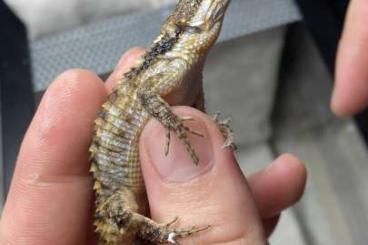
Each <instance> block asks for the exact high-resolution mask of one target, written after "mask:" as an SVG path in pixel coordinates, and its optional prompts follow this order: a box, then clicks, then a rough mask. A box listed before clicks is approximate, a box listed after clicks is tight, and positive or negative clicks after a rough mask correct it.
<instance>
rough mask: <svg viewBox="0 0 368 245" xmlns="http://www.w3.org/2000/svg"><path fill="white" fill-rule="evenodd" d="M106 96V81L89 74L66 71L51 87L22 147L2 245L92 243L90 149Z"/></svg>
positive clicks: (0, 231)
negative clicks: (93, 130) (89, 234)
mask: <svg viewBox="0 0 368 245" xmlns="http://www.w3.org/2000/svg"><path fill="white" fill-rule="evenodd" d="M105 98H106V90H105V87H104V85H103V83H102V81H101V80H100V79H99V78H98V77H97V76H96V75H95V74H92V73H91V72H88V71H84V70H72V71H68V72H65V73H63V74H62V75H60V76H59V77H58V78H56V80H55V81H54V82H53V84H52V85H51V86H50V87H49V89H48V90H47V92H46V93H45V95H44V97H43V99H42V101H41V104H40V106H39V108H38V110H37V112H36V114H35V116H34V118H33V121H32V123H31V125H30V127H29V129H28V131H27V133H26V136H25V138H24V140H23V143H22V146H21V149H20V153H19V158H18V161H17V165H16V169H15V172H14V177H13V180H12V184H11V188H10V192H9V195H8V198H7V202H6V205H5V208H4V212H3V215H2V220H1V227H0V243H1V244H39V245H41V244H82V243H84V242H83V241H85V239H87V236H88V233H89V231H90V230H89V229H90V227H91V225H90V216H91V212H90V211H91V209H92V199H93V194H92V183H91V177H90V174H89V171H88V169H89V161H88V158H89V154H88V147H89V144H90V141H91V135H92V128H93V121H94V119H95V117H96V114H97V112H98V110H99V108H100V106H101V103H102V102H103V100H105ZM83 239H84V240H83ZM81 241H82V242H81Z"/></svg>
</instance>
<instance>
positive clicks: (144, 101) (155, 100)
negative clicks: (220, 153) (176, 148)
mask: <svg viewBox="0 0 368 245" xmlns="http://www.w3.org/2000/svg"><path fill="white" fill-rule="evenodd" d="M138 97H139V99H140V102H141V105H142V107H143V108H144V109H145V110H146V111H147V112H148V113H149V114H150V115H151V116H153V117H154V118H155V119H156V120H158V121H159V122H160V123H161V124H162V125H163V126H164V127H165V128H166V129H167V130H168V132H167V133H166V139H167V140H166V144H165V148H164V152H165V154H166V155H167V154H168V153H169V148H170V137H171V135H170V133H171V132H170V131H173V132H175V134H176V135H177V136H178V138H179V139H180V141H181V142H182V144H183V145H184V147H185V148H186V150H187V152H188V153H189V155H190V157H191V158H192V160H193V162H194V164H195V165H197V164H198V163H199V158H198V156H197V153H196V152H195V151H194V149H193V147H192V145H191V144H190V142H189V140H188V133H191V134H195V135H198V136H203V135H202V134H201V133H200V132H197V131H195V130H193V129H191V128H190V127H187V126H185V125H184V124H183V121H188V120H193V118H191V117H183V118H180V117H179V116H177V115H175V114H174V113H173V111H172V110H171V108H170V105H169V104H168V103H167V102H166V101H165V100H164V99H163V98H162V97H161V96H160V95H159V94H156V93H153V92H151V91H150V90H147V89H142V90H140V91H139V92H138Z"/></svg>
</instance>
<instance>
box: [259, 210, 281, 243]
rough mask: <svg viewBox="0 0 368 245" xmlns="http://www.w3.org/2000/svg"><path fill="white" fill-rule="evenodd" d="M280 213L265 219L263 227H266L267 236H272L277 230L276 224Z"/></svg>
mask: <svg viewBox="0 0 368 245" xmlns="http://www.w3.org/2000/svg"><path fill="white" fill-rule="evenodd" d="M280 216H281V215H280V214H278V215H275V216H274V217H272V218H268V219H265V220H263V227H264V229H265V233H266V237H270V236H271V235H272V233H273V232H274V231H275V228H276V225H277V223H278V222H279V220H280Z"/></svg>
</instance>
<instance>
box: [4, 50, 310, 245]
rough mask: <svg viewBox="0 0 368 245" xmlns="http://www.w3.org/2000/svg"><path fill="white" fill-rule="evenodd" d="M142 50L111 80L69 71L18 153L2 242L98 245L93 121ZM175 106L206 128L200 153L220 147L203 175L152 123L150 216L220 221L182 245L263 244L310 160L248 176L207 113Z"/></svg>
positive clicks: (287, 160) (290, 159)
mask: <svg viewBox="0 0 368 245" xmlns="http://www.w3.org/2000/svg"><path fill="white" fill-rule="evenodd" d="M142 52H143V50H142V49H140V48H135V49H132V50H131V51H129V52H128V53H127V54H126V55H124V56H123V57H122V59H121V61H120V62H119V64H118V66H117V67H116V69H115V71H114V72H113V73H112V75H111V76H110V77H109V78H108V79H107V81H106V83H105V84H104V83H103V82H102V81H101V80H100V78H99V77H98V76H97V75H95V74H94V73H92V72H91V71H86V70H70V71H66V72H65V73H63V74H61V75H60V76H58V77H57V78H56V79H55V81H54V82H53V83H52V85H51V86H50V87H49V88H48V90H47V92H46V93H45V95H44V97H43V99H42V101H41V103H40V105H39V107H38V110H37V112H36V114H35V116H34V118H33V120H32V123H31V125H30V126H29V129H28V131H27V133H26V135H25V137H24V140H23V143H22V146H21V149H20V153H19V156H18V161H17V164H16V169H15V173H14V177H13V180H12V184H11V188H10V191H9V194H8V197H7V201H6V204H5V207H4V210H3V213H2V216H1V220H0V244H4V245H5V244H38V245H43V244H45V245H46V244H68V245H69V244H95V241H96V239H95V237H94V232H93V226H92V219H93V191H92V185H93V180H92V177H91V175H90V173H89V161H88V158H89V154H88V147H89V145H90V141H91V137H92V134H93V121H94V119H95V117H96V115H97V113H98V111H99V110H100V106H101V104H102V103H103V102H104V101H105V100H106V98H107V94H108V93H109V91H110V90H111V88H112V87H113V86H114V84H115V82H116V81H117V79H118V78H119V77H120V76H121V75H122V74H123V73H124V72H126V71H127V69H129V67H130V66H131V65H132V63H134V60H135V59H136V58H137V57H138V56H140V55H141V54H142ZM174 110H175V112H176V113H178V114H179V115H186V116H188V115H190V116H193V117H194V119H195V121H193V122H190V125H191V126H192V127H194V128H195V129H197V130H200V131H202V132H204V133H205V134H206V137H205V138H204V139H200V138H198V137H197V138H196V136H193V137H190V140H191V141H192V142H193V144H194V147H195V148H196V150H197V151H198V152H200V154H201V152H202V153H203V152H204V154H206V153H205V152H206V151H208V150H209V151H212V153H213V154H212V155H210V156H209V157H212V159H211V164H212V165H211V167H209V168H206V170H205V171H202V172H200V173H196V172H195V171H196V169H195V168H194V167H192V163H191V162H190V166H191V167H192V168H191V169H189V170H188V168H187V167H188V165H186V166H185V161H187V162H188V160H189V161H190V159H188V156H187V154H186V152H185V151H184V153H185V154H184V153H183V149H182V146H181V144H180V143H179V142H178V141H177V140H176V139H175V137H173V138H172V144H171V146H170V154H171V155H169V157H168V158H165V157H164V154H163V148H162V147H161V146H162V145H163V142H164V140H165V132H164V130H163V128H162V127H161V125H159V124H158V123H157V122H155V121H154V120H152V121H150V122H149V123H148V125H147V126H146V128H145V130H144V131H143V133H142V136H141V142H140V152H141V154H140V157H141V164H142V171H143V174H144V178H145V184H146V186H147V194H148V198H149V201H150V208H151V215H152V217H153V218H154V219H155V220H157V221H159V222H164V221H168V220H171V219H172V218H174V216H179V217H180V220H179V222H178V224H177V225H178V226H180V227H181V226H185V225H193V224H198V223H199V224H206V225H207V224H210V225H212V228H211V229H209V230H208V231H206V232H203V233H201V234H198V235H197V236H194V237H193V239H186V240H183V242H182V244H183V245H185V244H198V243H199V244H214V243H216V244H220V243H221V244H252V245H254V244H265V240H266V238H267V237H268V236H269V235H270V234H271V232H272V231H273V230H274V228H275V226H276V224H277V221H278V218H279V216H280V213H281V212H282V211H283V210H285V209H286V208H287V207H289V206H291V205H293V204H294V203H295V202H297V201H298V200H299V198H300V197H301V195H302V193H303V191H304V187H305V182H306V169H305V167H304V165H303V164H302V163H301V162H300V161H299V160H298V159H297V158H296V157H294V156H292V155H290V154H285V155H282V156H280V157H279V158H277V159H276V160H275V161H274V162H273V163H272V164H270V165H269V166H268V167H267V168H266V169H263V170H261V171H259V172H258V173H256V174H254V175H252V176H250V177H249V178H248V179H245V177H244V176H243V174H242V173H241V170H240V169H239V167H238V164H237V163H236V160H235V158H234V156H233V153H232V152H231V151H230V150H221V144H222V142H223V138H222V136H221V134H220V133H219V132H218V130H217V128H216V126H215V125H214V123H213V122H212V121H211V120H209V118H208V117H207V116H206V115H204V114H202V113H201V112H198V111H196V110H194V109H191V108H187V107H179V108H175V109H174ZM152 139H154V140H155V142H152ZM173 158H174V159H175V162H172V160H173ZM168 166H169V167H168ZM170 166H174V168H171V167H170ZM185 168H186V169H185ZM183 169H184V170H183ZM199 169H201V168H199ZM173 170H175V172H173ZM202 170H203V168H202Z"/></svg>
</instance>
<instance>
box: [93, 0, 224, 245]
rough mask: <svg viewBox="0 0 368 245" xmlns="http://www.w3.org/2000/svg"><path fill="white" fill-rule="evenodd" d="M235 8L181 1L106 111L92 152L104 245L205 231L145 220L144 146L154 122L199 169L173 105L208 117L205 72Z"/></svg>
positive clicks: (207, 0) (210, 0) (170, 239)
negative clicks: (141, 155)
mask: <svg viewBox="0 0 368 245" xmlns="http://www.w3.org/2000/svg"><path fill="white" fill-rule="evenodd" d="M229 1H230V0H180V1H179V3H178V4H177V7H176V9H175V11H174V13H173V14H172V15H170V16H169V17H168V19H167V20H166V22H165V23H164V24H163V26H162V27H161V31H160V35H159V36H158V37H157V39H156V40H155V41H154V42H153V44H152V46H151V48H150V49H149V50H148V51H147V52H146V54H145V55H144V56H143V57H142V59H141V61H140V64H139V65H137V66H136V67H135V68H132V69H131V70H130V71H129V72H128V73H126V74H125V75H124V77H123V78H122V79H121V80H120V81H119V82H118V84H117V86H116V88H115V89H114V90H113V92H112V93H111V94H110V96H109V98H108V101H107V102H106V103H105V104H104V105H103V108H102V111H101V113H100V115H99V116H98V118H97V119H96V124H95V135H94V139H93V143H92V145H91V147H90V152H91V171H92V172H93V176H94V179H95V184H94V190H95V192H96V213H95V225H96V231H97V232H98V233H99V236H100V242H101V244H139V243H140V241H148V242H151V243H154V244H157V243H158V244H164V243H171V244H176V241H175V239H176V238H179V237H186V236H190V235H192V234H195V233H197V232H199V231H201V230H203V229H206V228H207V227H203V228H195V227H192V228H189V229H173V228H171V225H172V223H174V221H173V222H170V223H168V224H157V223H156V222H154V221H153V220H151V219H149V218H147V217H145V216H144V215H146V214H147V207H148V205H147V199H146V195H145V188H144V183H143V177H142V174H141V168H140V163H139V153H138V140H139V136H140V134H141V132H142V130H143V127H144V126H145V124H146V123H147V121H148V120H149V119H150V118H152V117H154V118H156V119H157V120H158V121H160V122H161V123H162V125H163V126H164V127H165V128H166V129H167V130H168V132H170V131H172V132H174V133H175V134H176V135H177V136H178V138H179V139H180V140H181V141H182V143H183V144H184V145H185V147H186V149H187V151H188V153H189V154H190V155H191V157H192V159H193V162H194V163H195V164H200V161H199V159H198V156H197V154H196V152H195V150H194V149H193V148H192V146H191V145H190V143H189V141H188V139H187V134H188V133H196V132H193V131H191V129H189V128H187V127H185V126H184V125H183V121H184V120H183V119H181V118H179V117H178V116H176V115H175V114H173V113H172V111H171V109H170V105H188V106H194V107H196V108H198V109H200V110H204V106H203V105H204V102H203V91H202V75H201V74H202V67H203V64H204V61H205V58H206V56H207V53H208V51H209V49H210V48H211V47H212V46H213V44H214V43H215V41H216V39H217V37H218V35H219V33H220V30H221V26H222V21H223V16H224V13H225V11H226V8H227V6H228V4H229ZM221 126H222V129H223V128H224V127H223V126H224V125H221ZM225 128H226V127H225ZM225 131H226V130H225ZM197 134H198V133H197ZM167 137H168V140H169V138H170V133H168V134H167ZM168 142H169V141H168ZM168 144H169V143H168ZM167 147H168V145H167ZM174 215H175V214H174Z"/></svg>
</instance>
